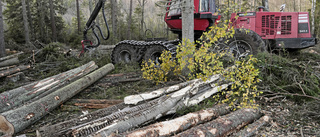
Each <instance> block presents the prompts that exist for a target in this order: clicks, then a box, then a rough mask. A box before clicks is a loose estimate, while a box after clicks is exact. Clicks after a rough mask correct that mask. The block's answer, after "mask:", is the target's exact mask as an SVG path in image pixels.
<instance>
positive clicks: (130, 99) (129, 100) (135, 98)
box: [124, 80, 194, 105]
mask: <svg viewBox="0 0 320 137" xmlns="http://www.w3.org/2000/svg"><path fill="white" fill-rule="evenodd" d="M193 82H194V80H193V81H187V82H183V83H179V84H176V85H173V86H169V87H164V88H161V89H158V90H155V91H152V92H149V93H142V94H138V95H130V96H126V97H125V98H124V103H125V104H133V105H136V104H138V103H139V102H142V101H147V100H150V99H154V98H157V97H160V96H162V95H164V94H170V93H172V92H174V91H177V90H180V89H182V88H184V87H186V86H188V85H189V84H191V83H193Z"/></svg>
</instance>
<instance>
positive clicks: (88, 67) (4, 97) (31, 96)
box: [0, 61, 98, 112]
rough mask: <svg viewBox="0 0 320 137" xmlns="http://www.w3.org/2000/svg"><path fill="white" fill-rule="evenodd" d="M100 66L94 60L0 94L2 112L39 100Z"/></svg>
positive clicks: (0, 109) (0, 110)
mask: <svg viewBox="0 0 320 137" xmlns="http://www.w3.org/2000/svg"><path fill="white" fill-rule="evenodd" d="M97 67H98V66H97V65H95V63H94V62H93V61H91V62H89V63H87V64H85V65H83V66H80V67H78V68H75V69H72V70H69V71H67V72H64V73H61V74H58V75H55V76H52V77H49V78H46V79H43V80H40V81H37V82H33V83H31V84H28V85H25V86H22V87H19V88H16V89H12V90H9V91H6V92H3V93H1V94H0V99H1V100H0V101H1V102H0V112H5V111H8V110H10V109H12V108H14V107H19V106H22V105H23V104H26V103H31V102H33V101H35V100H38V99H40V98H42V97H44V96H46V95H48V94H50V93H51V92H53V91H55V90H57V89H58V88H60V87H62V86H64V85H66V84H68V83H70V82H72V81H74V80H76V79H78V78H80V77H82V76H84V75H86V74H88V73H89V72H91V71H93V70H95V69H96V68H97Z"/></svg>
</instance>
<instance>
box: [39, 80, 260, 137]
mask: <svg viewBox="0 0 320 137" xmlns="http://www.w3.org/2000/svg"><path fill="white" fill-rule="evenodd" d="M231 84H232V83H228V82H225V81H223V80H222V78H221V77H220V76H219V75H214V76H212V77H211V78H209V80H207V81H202V80H201V79H196V80H192V81H188V82H184V83H180V84H177V85H174V86H170V87H166V88H162V89H158V90H155V91H152V92H148V93H143V94H139V95H132V96H128V97H126V98H125V99H124V103H120V104H118V105H115V106H112V107H108V108H104V109H102V110H98V111H95V112H92V113H89V114H86V115H84V116H80V117H78V118H74V119H72V120H68V121H66V122H63V123H58V124H54V125H47V126H43V127H41V128H40V129H39V130H38V132H37V133H38V136H52V137H53V136H77V137H80V136H103V137H105V136H132V137H133V136H170V135H177V136H185V135H186V134H194V135H196V134H197V135H201V134H202V135H205V134H209V135H217V136H219V135H227V134H230V133H232V131H235V130H239V129H240V128H242V127H244V126H245V125H247V124H249V123H252V122H253V121H254V120H256V119H258V118H260V117H261V114H260V113H259V111H257V110H254V109H240V110H237V111H235V112H232V113H230V108H229V106H228V105H225V104H222V105H217V106H214V107H212V108H208V109H205V110H201V111H199V112H194V113H189V114H187V115H184V116H181V117H178V118H176V119H173V120H169V121H163V122H159V123H155V124H152V125H149V126H147V127H143V126H144V125H147V124H148V123H150V122H153V121H155V120H157V119H160V118H161V117H163V116H165V115H169V114H174V113H175V112H176V111H177V110H179V109H181V108H184V107H188V106H192V105H196V104H198V103H200V102H201V101H203V100H204V99H206V98H209V97H211V96H212V95H213V94H216V93H217V92H219V91H221V90H224V89H226V88H227V87H228V86H229V85H231ZM125 104H127V105H125ZM115 108H118V109H115ZM101 111H102V112H101ZM228 113H229V114H228ZM225 114H227V115H225ZM223 115H225V116H223ZM219 116H220V117H219ZM217 117H218V118H217ZM215 118H216V119H215ZM140 127H142V128H140ZM139 128H140V129H139ZM134 129H136V130H134ZM132 130H133V131H132ZM128 131H131V132H128ZM198 131H199V132H198Z"/></svg>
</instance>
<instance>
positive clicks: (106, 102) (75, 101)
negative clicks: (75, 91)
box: [67, 99, 123, 108]
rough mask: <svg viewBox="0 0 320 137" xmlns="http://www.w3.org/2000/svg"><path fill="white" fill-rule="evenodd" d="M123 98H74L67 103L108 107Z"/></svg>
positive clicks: (90, 106) (120, 101)
mask: <svg viewBox="0 0 320 137" xmlns="http://www.w3.org/2000/svg"><path fill="white" fill-rule="evenodd" d="M122 102H123V101H122V100H109V99H73V100H70V101H69V102H68V103H67V104H70V103H71V104H74V105H75V106H80V107H84V108H107V107H110V106H113V105H116V104H119V103H122Z"/></svg>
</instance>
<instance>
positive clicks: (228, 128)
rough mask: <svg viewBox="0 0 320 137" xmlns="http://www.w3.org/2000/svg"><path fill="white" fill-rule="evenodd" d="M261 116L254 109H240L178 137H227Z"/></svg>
mask: <svg viewBox="0 0 320 137" xmlns="http://www.w3.org/2000/svg"><path fill="white" fill-rule="evenodd" d="M260 116H261V114H260V113H259V111H257V110H254V109H240V110H237V111H235V112H232V113H230V114H228V115H225V116H222V117H219V118H217V119H215V120H213V121H210V122H207V123H205V124H202V125H199V126H196V127H193V128H191V129H189V130H186V131H184V132H181V133H179V134H178V135H176V137H186V136H205V135H210V136H212V137H216V136H227V135H228V134H229V133H231V132H232V131H233V130H236V129H237V128H238V129H239V128H241V127H243V126H245V125H247V124H248V123H251V122H252V121H254V120H255V119H258V118H259V117H260Z"/></svg>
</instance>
